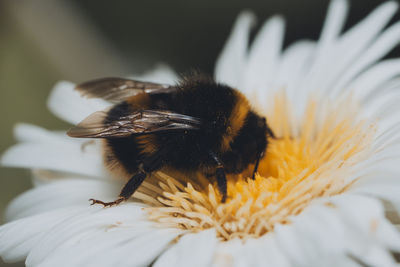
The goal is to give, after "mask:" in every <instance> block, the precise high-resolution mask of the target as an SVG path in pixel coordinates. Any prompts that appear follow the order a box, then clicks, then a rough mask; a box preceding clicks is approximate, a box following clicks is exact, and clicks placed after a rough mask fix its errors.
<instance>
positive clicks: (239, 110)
mask: <svg viewBox="0 0 400 267" xmlns="http://www.w3.org/2000/svg"><path fill="white" fill-rule="evenodd" d="M234 94H235V95H236V99H237V101H236V103H235V106H234V107H233V109H232V113H231V115H230V116H229V119H228V121H227V127H226V133H225V134H224V135H223V136H222V142H221V150H222V152H224V151H228V150H229V149H230V143H231V142H232V141H233V139H234V138H235V137H236V136H237V135H238V134H239V131H240V129H242V127H243V125H244V123H245V120H246V116H247V114H248V113H249V111H250V105H249V102H248V101H247V98H246V97H245V96H244V95H243V94H242V93H240V92H239V91H234Z"/></svg>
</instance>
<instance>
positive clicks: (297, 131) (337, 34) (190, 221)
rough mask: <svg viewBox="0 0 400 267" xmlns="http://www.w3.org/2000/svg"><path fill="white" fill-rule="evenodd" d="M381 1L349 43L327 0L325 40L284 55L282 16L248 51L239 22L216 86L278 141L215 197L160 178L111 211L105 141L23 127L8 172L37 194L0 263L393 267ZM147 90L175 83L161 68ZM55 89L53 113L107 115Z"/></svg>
mask: <svg viewBox="0 0 400 267" xmlns="http://www.w3.org/2000/svg"><path fill="white" fill-rule="evenodd" d="M397 7H398V6H397V4H396V3H395V2H386V3H384V4H382V5H380V6H379V7H378V8H377V9H376V10H374V11H373V12H372V13H371V14H370V15H369V16H368V17H367V18H365V19H364V20H362V21H361V22H359V23H358V24H357V25H355V26H354V27H352V28H351V29H350V30H348V31H346V32H345V33H342V27H343V25H344V22H345V19H346V15H347V11H348V2H347V1H345V0H333V1H332V2H331V5H330V7H329V11H328V15H327V19H326V22H325V24H324V26H323V30H322V33H321V37H320V40H319V41H318V42H314V41H299V42H296V43H294V44H292V45H291V46H290V47H288V48H287V49H285V50H284V51H282V40H283V35H284V21H283V19H282V18H281V17H279V16H276V17H273V18H271V19H269V20H268V21H267V22H266V23H265V24H264V25H263V27H262V29H261V30H260V32H259V33H258V35H257V36H256V38H255V40H254V42H253V43H252V45H251V46H250V47H248V38H249V31H250V28H251V27H252V25H253V24H254V16H253V15H252V14H251V13H248V12H245V13H242V14H241V15H240V16H239V18H238V20H237V22H236V23H235V26H234V28H233V31H232V33H231V36H230V37H229V40H228V42H227V44H226V46H225V48H224V50H223V52H222V54H221V56H220V57H219V59H218V61H217V64H216V70H215V77H216V80H217V81H219V82H222V83H226V84H228V85H230V86H232V87H236V88H238V89H239V90H241V91H242V92H243V93H245V94H246V95H247V96H248V98H249V99H250V101H251V102H252V104H253V105H254V108H256V109H258V110H259V111H260V112H261V113H262V114H263V115H265V116H266V117H267V118H268V121H269V125H270V127H271V128H272V129H273V131H274V132H275V135H276V136H277V137H278V138H276V139H274V140H271V141H270V144H269V146H268V149H267V155H266V156H265V157H264V158H263V160H262V162H261V163H260V168H259V172H260V174H259V175H258V176H257V177H256V179H255V180H251V179H247V176H246V174H243V175H241V177H239V178H237V177H236V179H233V178H232V179H229V181H228V199H227V201H226V203H221V201H220V196H219V193H218V190H217V186H216V185H214V184H209V182H208V181H203V180H201V179H200V180H196V179H192V178H191V177H185V178H184V179H182V178H177V177H170V176H167V175H166V174H163V173H157V174H155V175H153V176H152V177H151V178H149V179H146V181H145V182H144V183H143V185H142V186H141V187H140V188H139V190H138V191H137V192H136V193H135V194H134V196H133V198H132V200H131V201H128V202H126V203H122V204H120V205H118V206H115V207H111V208H103V207H101V206H89V203H88V199H89V198H96V199H101V200H114V199H115V197H116V196H118V193H119V190H120V189H121V188H122V185H123V182H122V181H117V180H113V179H111V178H109V177H110V176H109V174H108V173H107V172H106V171H105V170H104V168H103V165H102V159H101V151H100V150H101V148H100V146H99V144H98V143H97V142H93V143H91V144H86V143H84V142H85V141H82V140H77V139H71V138H68V137H66V135H65V133H59V132H51V131H47V130H45V129H42V128H39V127H36V126H33V125H26V124H21V125H18V126H17V127H16V129H15V135H16V137H17V139H18V141H19V143H18V144H17V145H15V146H14V147H12V148H10V149H9V150H8V151H7V152H6V153H5V154H4V156H3V158H2V164H3V165H5V166H14V167H23V168H30V169H32V170H33V174H34V175H33V176H34V178H33V180H34V184H35V187H34V188H33V189H31V190H29V191H28V192H26V193H24V194H22V195H21V196H19V197H18V198H16V199H15V200H14V201H13V202H12V203H11V204H10V206H9V207H8V210H7V214H6V218H7V220H8V221H9V222H8V223H6V224H5V225H3V226H1V227H0V256H1V257H2V258H3V259H4V260H5V261H7V262H14V261H20V260H24V259H26V264H27V265H28V266H146V265H150V264H152V265H154V266H157V267H159V266H366V265H367V266H398V263H396V260H395V258H394V257H393V254H394V253H398V252H400V235H399V232H398V230H397V229H396V225H395V224H398V223H399V219H398V218H399V217H396V214H397V211H398V210H399V208H400V164H399V160H400V153H399V152H398V151H399V149H400V131H399V130H400V109H399V107H398V101H399V100H400V91H399V89H400V80H399V79H398V76H399V75H400V59H387V60H383V61H379V60H380V59H381V58H382V57H384V56H385V55H386V54H387V53H388V52H389V51H390V50H391V49H392V48H393V47H394V46H396V45H397V44H398V43H399V42H400V23H395V24H393V25H390V26H387V24H388V22H389V21H390V20H391V18H392V17H393V15H394V13H395V12H396V10H397ZM140 78H141V79H143V80H148V81H154V82H162V83H174V82H175V81H176V80H177V76H176V75H175V74H174V73H173V72H172V71H171V70H169V69H168V68H167V67H163V66H161V67H159V68H157V69H156V70H155V71H153V72H152V73H149V74H148V75H146V76H145V77H140ZM73 88H74V84H72V83H68V82H60V83H58V84H57V85H56V87H55V88H54V89H53V91H52V93H51V95H50V98H49V108H50V110H51V111H52V112H53V113H54V114H56V115H57V116H59V117H60V118H62V119H64V120H66V121H68V122H70V123H72V124H77V123H78V122H80V121H81V120H82V119H84V118H85V117H86V116H87V115H89V114H91V113H92V112H95V111H98V110H102V109H104V108H106V107H108V106H109V105H110V103H107V102H105V101H104V100H99V99H85V98H81V97H80V95H79V93H78V92H76V91H74V90H73Z"/></svg>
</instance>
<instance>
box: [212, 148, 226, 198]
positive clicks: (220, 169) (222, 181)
mask: <svg viewBox="0 0 400 267" xmlns="http://www.w3.org/2000/svg"><path fill="white" fill-rule="evenodd" d="M210 155H211V157H212V159H213V160H214V161H215V163H216V164H217V168H216V170H215V176H216V177H217V184H218V190H219V192H220V193H221V194H222V200H221V201H222V203H224V202H225V201H226V195H227V183H226V176H225V170H224V166H223V165H222V163H221V160H220V159H219V158H218V156H217V155H215V153H214V152H210Z"/></svg>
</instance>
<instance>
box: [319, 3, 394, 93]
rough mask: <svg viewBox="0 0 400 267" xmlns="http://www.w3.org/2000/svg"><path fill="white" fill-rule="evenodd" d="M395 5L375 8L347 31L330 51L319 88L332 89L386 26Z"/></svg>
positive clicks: (389, 4)
mask: <svg viewBox="0 0 400 267" xmlns="http://www.w3.org/2000/svg"><path fill="white" fill-rule="evenodd" d="M397 7H398V5H397V3H396V2H394V1H392V2H387V3H384V4H382V5H381V6H379V7H378V8H376V9H375V10H374V11H373V12H372V13H371V14H370V15H369V16H368V17H367V18H365V19H364V20H363V21H362V22H360V23H359V24H357V25H356V26H354V27H353V28H352V29H350V30H349V31H347V32H346V33H345V34H344V35H343V36H342V37H341V38H340V40H339V41H338V43H337V47H336V48H335V49H334V50H333V51H331V61H330V63H329V65H328V66H327V68H326V71H325V73H324V74H323V75H324V76H323V77H322V76H321V77H320V78H321V81H320V82H319V83H318V85H319V86H320V88H327V89H328V88H329V89H331V88H332V85H333V83H334V81H335V80H337V79H338V77H340V76H341V75H342V74H343V73H344V72H345V71H347V70H346V67H347V66H348V65H349V64H351V63H352V62H353V61H354V60H355V59H356V58H357V57H359V55H360V54H362V53H364V50H365V49H366V47H367V46H368V45H369V44H370V43H371V41H372V40H373V39H374V38H375V37H376V35H377V34H379V32H381V31H382V29H383V28H384V27H385V26H386V24H387V23H388V22H389V21H390V19H391V18H392V16H393V15H394V14H395V12H396V10H397Z"/></svg>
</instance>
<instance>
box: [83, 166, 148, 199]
mask: <svg viewBox="0 0 400 267" xmlns="http://www.w3.org/2000/svg"><path fill="white" fill-rule="evenodd" d="M146 176H147V173H146V172H145V171H143V170H140V171H139V172H138V173H137V174H135V175H134V176H132V178H131V179H129V181H128V182H127V183H126V184H125V185H124V187H123V188H122V190H121V193H120V194H119V198H118V199H117V200H115V201H112V202H103V201H101V200H97V199H92V198H91V199H89V201H91V202H92V203H91V205H94V204H101V205H103V206H104V207H109V206H113V205H118V204H119V203H121V202H123V201H125V200H127V199H129V198H130V197H131V196H132V195H133V193H135V191H136V189H138V187H139V186H140V185H141V184H142V182H143V181H144V179H145V178H146Z"/></svg>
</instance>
